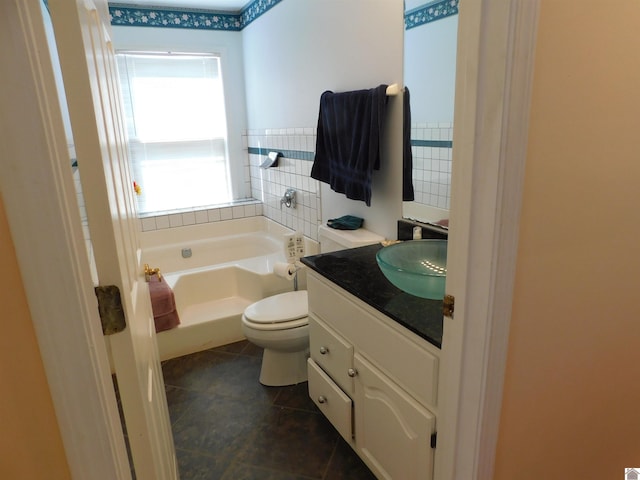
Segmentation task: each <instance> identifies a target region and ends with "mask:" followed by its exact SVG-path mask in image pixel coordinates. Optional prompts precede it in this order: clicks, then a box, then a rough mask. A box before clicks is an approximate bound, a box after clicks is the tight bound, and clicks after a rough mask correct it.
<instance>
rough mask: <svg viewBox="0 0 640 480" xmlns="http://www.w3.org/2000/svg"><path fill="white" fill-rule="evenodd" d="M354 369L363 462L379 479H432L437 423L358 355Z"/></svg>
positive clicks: (358, 443) (358, 442)
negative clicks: (432, 444)
mask: <svg viewBox="0 0 640 480" xmlns="http://www.w3.org/2000/svg"><path fill="white" fill-rule="evenodd" d="M354 366H355V368H356V370H357V372H358V373H357V376H356V381H355V391H356V394H355V398H354V404H355V412H354V416H355V426H356V431H355V443H356V448H357V451H358V453H359V455H360V457H361V458H362V459H363V460H364V461H365V463H366V464H367V465H368V466H369V468H371V470H372V471H373V472H374V473H375V474H376V476H377V477H378V478H384V479H395V480H412V479H415V480H429V479H431V478H432V476H433V449H432V448H431V445H430V443H431V434H432V433H433V432H434V429H435V417H434V416H433V415H432V414H431V413H430V412H429V411H428V410H426V409H425V408H424V407H423V406H422V405H420V404H419V403H417V402H416V401H415V400H413V399H412V398H411V397H410V396H409V395H408V394H406V393H405V392H404V391H403V390H401V389H400V388H399V387H398V386H397V385H395V384H394V383H393V382H392V381H391V380H389V378H388V377H386V376H385V375H384V374H382V373H381V372H380V371H379V370H378V369H376V367H374V366H373V365H372V364H371V363H369V362H368V361H367V360H366V359H365V358H364V357H362V356H361V355H359V354H357V353H356V355H355V358H354ZM407 368H411V367H410V366H407Z"/></svg>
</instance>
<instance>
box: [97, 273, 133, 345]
mask: <svg viewBox="0 0 640 480" xmlns="http://www.w3.org/2000/svg"><path fill="white" fill-rule="evenodd" d="M95 291H96V297H97V298H98V312H99V313H100V322H101V323H102V334H103V335H113V334H114V333H118V332H121V331H122V330H124V329H125V328H126V327H127V321H126V320H125V317H124V309H123V308H122V299H121V298H120V289H118V287H117V286H115V285H104V286H103V285H100V286H97V287H95Z"/></svg>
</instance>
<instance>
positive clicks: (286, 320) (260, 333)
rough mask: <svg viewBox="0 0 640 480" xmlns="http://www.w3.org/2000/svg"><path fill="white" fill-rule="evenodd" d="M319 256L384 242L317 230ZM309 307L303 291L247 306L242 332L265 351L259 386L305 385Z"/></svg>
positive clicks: (356, 233) (366, 234)
mask: <svg viewBox="0 0 640 480" xmlns="http://www.w3.org/2000/svg"><path fill="white" fill-rule="evenodd" d="M318 240H319V243H320V252H322V253H328V252H332V251H336V250H342V249H345V248H355V247H361V246H364V245H371V244H373V243H377V242H380V241H382V240H384V237H382V236H380V235H378V234H375V233H373V232H370V231H368V230H365V229H364V228H359V229H358V230H335V229H332V228H328V227H325V226H324V225H321V226H320V227H319V228H318ZM308 313H309V307H308V303H307V292H306V290H299V291H293V292H287V293H281V294H278V295H274V296H272V297H267V298H264V299H262V300H259V301H257V302H255V303H253V304H251V305H249V306H248V307H247V308H246V310H245V311H244V314H243V315H242V331H243V332H244V335H245V337H247V340H249V341H250V342H251V343H253V344H254V345H257V346H259V347H262V348H263V349H264V351H263V354H262V367H261V369H260V383H262V384H263V385H267V386H273V387H277V386H284V385H295V384H297V383H301V382H306V381H307V357H308V356H309V319H308V317H307V315H308Z"/></svg>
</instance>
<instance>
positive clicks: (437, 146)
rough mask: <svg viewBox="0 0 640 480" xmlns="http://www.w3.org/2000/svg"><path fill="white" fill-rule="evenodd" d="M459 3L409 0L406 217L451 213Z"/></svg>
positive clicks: (426, 218) (433, 219) (432, 219)
mask: <svg viewBox="0 0 640 480" xmlns="http://www.w3.org/2000/svg"><path fill="white" fill-rule="evenodd" d="M457 13H458V2H457V1H451V0H444V1H439V2H425V0H405V32H404V84H405V85H406V86H407V88H408V89H409V92H410V106H411V149H412V153H413V172H412V173H413V175H412V177H413V188H414V192H415V197H414V201H412V202H403V204H402V216H403V217H404V218H407V219H411V220H418V221H421V222H429V223H438V222H441V221H443V220H448V218H449V202H450V198H451V152H452V144H453V142H452V140H453V107H454V92H455V69H456V46H457V33H458V15H457Z"/></svg>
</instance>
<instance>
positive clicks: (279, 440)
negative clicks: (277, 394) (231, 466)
mask: <svg viewBox="0 0 640 480" xmlns="http://www.w3.org/2000/svg"><path fill="white" fill-rule="evenodd" d="M274 409H277V415H274V416H273V417H270V418H272V421H271V422H269V423H265V424H263V425H261V426H259V427H258V428H256V429H255V431H254V432H253V436H252V438H251V439H250V441H249V442H248V443H247V445H246V448H245V449H244V450H243V451H242V452H240V454H239V455H238V457H237V460H238V461H239V462H240V463H243V464H248V465H253V466H260V467H266V468H271V469H277V470H280V471H282V472H286V473H290V474H295V475H307V476H309V477H313V478H322V475H323V473H324V471H325V469H326V466H327V464H328V462H329V459H330V457H331V454H332V453H333V450H334V447H335V445H336V441H337V437H338V434H337V433H336V431H335V430H334V429H333V427H332V426H331V424H329V422H328V421H327V420H326V419H325V418H324V417H323V416H322V415H320V414H316V413H310V412H304V411H301V410H293V409H284V408H279V409H278V407H274Z"/></svg>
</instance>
